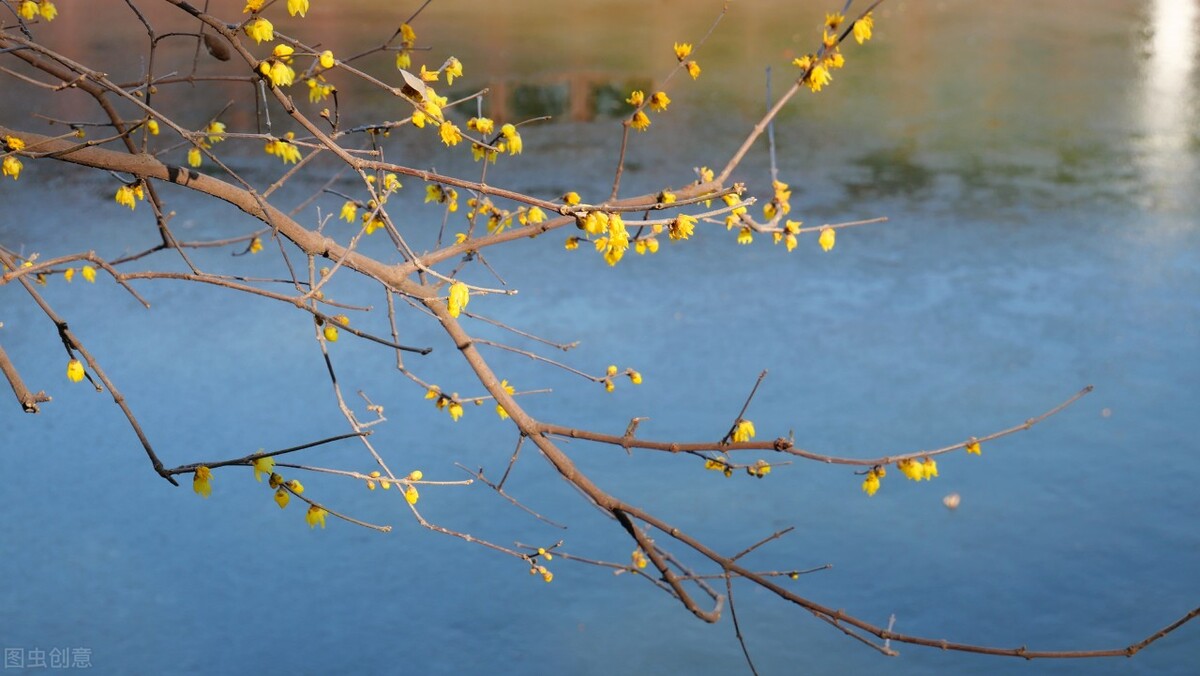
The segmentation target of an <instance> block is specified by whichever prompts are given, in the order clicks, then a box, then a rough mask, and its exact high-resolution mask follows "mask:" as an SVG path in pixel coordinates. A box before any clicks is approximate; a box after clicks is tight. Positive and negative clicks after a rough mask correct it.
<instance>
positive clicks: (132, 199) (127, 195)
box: [88, 181, 146, 281]
mask: <svg viewBox="0 0 1200 676" xmlns="http://www.w3.org/2000/svg"><path fill="white" fill-rule="evenodd" d="M113 199H114V200H116V202H117V204H120V205H121V206H123V207H129V210H130V211H132V210H133V209H135V208H137V200H144V199H146V190H145V188H143V187H142V182H141V181H137V182H136V183H133V184H130V185H123V186H121V187H120V188H117V194H115V195H113ZM88 281H91V280H88Z"/></svg>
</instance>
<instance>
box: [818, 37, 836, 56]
mask: <svg viewBox="0 0 1200 676" xmlns="http://www.w3.org/2000/svg"><path fill="white" fill-rule="evenodd" d="M837 43H838V38H837V35H835V34H833V33H830V32H829V31H824V32H823V34H822V35H821V45H822V46H824V47H825V53H826V54H828V53H829V52H830V51H831V50H834V49H837Z"/></svg>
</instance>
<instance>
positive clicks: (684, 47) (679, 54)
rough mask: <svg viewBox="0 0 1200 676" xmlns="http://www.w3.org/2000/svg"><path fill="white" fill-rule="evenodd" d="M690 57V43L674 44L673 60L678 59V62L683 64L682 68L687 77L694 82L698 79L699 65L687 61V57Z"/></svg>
mask: <svg viewBox="0 0 1200 676" xmlns="http://www.w3.org/2000/svg"><path fill="white" fill-rule="evenodd" d="M691 55H692V45H691V43H688V42H676V43H675V58H676V59H678V60H679V62H680V63H682V64H683V67H684V69H685V70H687V72H688V75H691V76H692V79H693V80H695V79H696V78H698V77H700V64H698V63H696V62H695V61H690V60H688V57H689V56H691Z"/></svg>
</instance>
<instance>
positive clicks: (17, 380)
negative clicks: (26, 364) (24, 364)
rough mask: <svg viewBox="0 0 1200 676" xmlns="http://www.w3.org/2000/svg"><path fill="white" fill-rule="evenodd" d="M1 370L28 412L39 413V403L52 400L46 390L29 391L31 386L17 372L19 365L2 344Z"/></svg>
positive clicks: (0, 351) (0, 349)
mask: <svg viewBox="0 0 1200 676" xmlns="http://www.w3.org/2000/svg"><path fill="white" fill-rule="evenodd" d="M0 372H3V373H4V377H5V378H6V379H8V384H9V386H11V387H12V391H13V395H15V396H16V397H17V403H18V404H20V405H21V408H23V409H25V412H26V413H38V412H39V411H40V409H39V408H38V404H40V403H42V402H46V401H50V400H51V397H50V395H48V394H46V391H45V390H39V391H38V392H30V391H29V388H28V387H26V386H25V381H23V380H21V374H20V373H19V372H17V367H16V366H15V365H13V363H12V360H10V359H9V358H8V353H7V352H5V351H4V346H3V345H0Z"/></svg>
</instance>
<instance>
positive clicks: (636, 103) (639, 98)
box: [625, 89, 646, 108]
mask: <svg viewBox="0 0 1200 676" xmlns="http://www.w3.org/2000/svg"><path fill="white" fill-rule="evenodd" d="M625 102H626V103H628V104H629V105H631V106H633V107H634V108H641V107H642V104H643V103H645V102H646V93H645V92H643V91H642V90H640V89H635V90H633V93H631V94H630V95H629V98H627V99H625Z"/></svg>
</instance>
